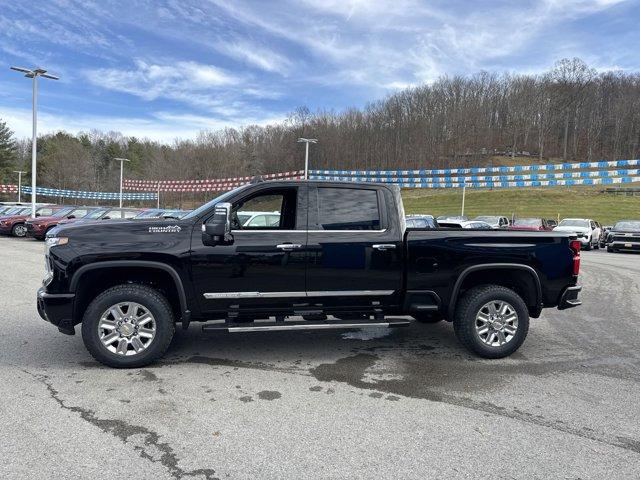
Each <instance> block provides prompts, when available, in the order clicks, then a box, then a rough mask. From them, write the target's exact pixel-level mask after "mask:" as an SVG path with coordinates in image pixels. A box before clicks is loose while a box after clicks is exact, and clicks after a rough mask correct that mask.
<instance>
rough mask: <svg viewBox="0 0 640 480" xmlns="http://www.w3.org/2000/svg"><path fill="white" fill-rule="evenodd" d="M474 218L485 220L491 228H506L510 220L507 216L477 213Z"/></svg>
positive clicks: (480, 220)
mask: <svg viewBox="0 0 640 480" xmlns="http://www.w3.org/2000/svg"><path fill="white" fill-rule="evenodd" d="M474 220H477V221H479V222H487V223H488V224H489V225H491V227H492V228H507V227H508V226H509V224H510V223H511V222H509V217H502V216H500V215H479V216H477V217H476V218H474Z"/></svg>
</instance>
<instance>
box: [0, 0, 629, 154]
mask: <svg viewBox="0 0 640 480" xmlns="http://www.w3.org/2000/svg"><path fill="white" fill-rule="evenodd" d="M638 25H640V0H524V1H517V0H513V1H504V0H482V1H478V0H442V1H440V0H433V1H426V0H425V1H420V0H392V1H387V0H280V1H275V0H253V1H251V0H228V1H224V0H164V1H160V0H128V1H115V0H99V1H90V0H79V1H74V0H46V1H44V0H43V1H33V0H0V118H2V119H4V120H5V121H7V123H8V125H9V127H10V128H11V129H12V130H14V131H15V133H16V136H18V137H27V136H30V135H31V83H30V80H27V79H26V78H23V77H21V75H20V74H18V73H17V72H13V71H11V70H9V67H10V66H13V65H17V66H23V67H28V68H33V67H36V66H38V67H41V68H45V69H47V70H48V71H49V72H50V73H52V74H55V75H59V76H60V80H59V81H52V80H40V83H39V88H40V95H39V108H38V112H39V131H40V132H43V133H45V132H54V131H58V130H66V131H68V132H71V133H78V132H79V131H90V130H92V129H98V130H102V131H119V132H122V133H123V134H124V135H127V136H136V137H142V138H150V139H153V140H158V141H161V142H166V143H168V142H171V141H172V140H173V139H175V138H183V139H184V138H194V137H196V136H197V134H198V132H199V131H202V130H211V129H219V128H224V127H240V126H246V125H252V124H257V125H267V124H271V123H276V122H280V121H283V120H284V119H286V118H287V116H288V115H289V114H290V112H292V111H293V110H294V109H296V108H297V107H300V106H306V107H308V108H309V109H310V110H311V111H316V110H318V109H321V110H333V111H336V112H340V111H342V110H344V109H347V108H350V107H363V106H365V105H366V104H367V103H368V102H370V101H375V100H378V99H381V98H384V97H385V96H387V95H389V94H392V93H394V92H396V91H398V90H401V89H403V88H406V87H409V86H414V85H420V84H424V83H430V82H433V81H435V80H437V79H438V78H439V77H441V76H444V75H449V76H452V75H459V74H462V75H467V74H473V73H477V72H479V71H481V70H486V71H495V72H512V73H539V72H543V71H546V70H548V69H550V68H551V67H552V66H553V64H554V63H555V61H557V60H559V59H561V58H566V57H580V58H582V59H583V60H585V61H586V62H587V63H588V64H589V65H590V66H592V67H594V68H596V69H598V70H610V69H614V70H623V71H640V55H638V51H640V29H638Z"/></svg>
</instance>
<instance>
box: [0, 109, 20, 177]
mask: <svg viewBox="0 0 640 480" xmlns="http://www.w3.org/2000/svg"><path fill="white" fill-rule="evenodd" d="M15 159H16V144H15V142H14V140H13V132H12V131H11V130H10V129H9V127H7V124H6V122H3V121H2V120H1V119H0V179H3V178H4V177H5V176H6V175H7V173H8V172H9V170H10V169H11V167H12V166H13V162H14V161H15Z"/></svg>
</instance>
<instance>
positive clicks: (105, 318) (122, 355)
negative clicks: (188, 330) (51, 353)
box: [82, 284, 175, 368]
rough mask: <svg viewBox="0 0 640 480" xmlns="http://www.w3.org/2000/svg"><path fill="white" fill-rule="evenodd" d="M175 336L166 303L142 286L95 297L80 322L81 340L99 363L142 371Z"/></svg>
mask: <svg viewBox="0 0 640 480" xmlns="http://www.w3.org/2000/svg"><path fill="white" fill-rule="evenodd" d="M174 332H175V320H174V316H173V311H172V310H171V306H170V305H169V302H168V301H167V299H166V298H165V297H164V296H163V295H162V294H160V292H158V291H157V290H154V289H153V288H151V287H148V286H146V285H136V284H125V285H118V286H115V287H112V288H110V289H108V290H105V291H104V292H102V293H101V294H100V295H98V296H97V297H96V298H95V299H94V300H93V301H92V302H91V303H90V304H89V306H88V307H87V310H86V311H85V313H84V317H83V319H82V340H83V341H84V344H85V347H86V348H87V350H89V353H90V354H91V356H92V357H93V358H95V359H96V360H97V361H99V362H100V363H103V364H104V365H107V366H109V367H114V368H134V367H143V366H145V365H149V364H150V363H152V362H154V361H156V360H157V359H158V358H160V357H162V355H164V353H165V352H166V351H167V348H169V344H170V343H171V339H172V338H173V334H174Z"/></svg>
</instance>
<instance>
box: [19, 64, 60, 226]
mask: <svg viewBox="0 0 640 480" xmlns="http://www.w3.org/2000/svg"><path fill="white" fill-rule="evenodd" d="M11 70H15V71H16V72H20V73H24V76H25V77H27V78H31V79H33V100H32V102H33V137H32V140H31V217H32V218H35V217H36V145H37V141H38V77H44V78H48V79H50V80H59V79H60V77H56V76H55V75H50V74H48V73H47V71H46V70H44V69H42V68H34V69H33V70H29V69H28V68H22V67H11Z"/></svg>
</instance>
